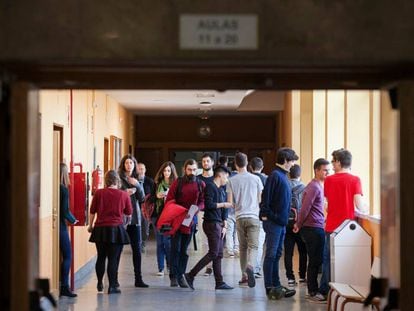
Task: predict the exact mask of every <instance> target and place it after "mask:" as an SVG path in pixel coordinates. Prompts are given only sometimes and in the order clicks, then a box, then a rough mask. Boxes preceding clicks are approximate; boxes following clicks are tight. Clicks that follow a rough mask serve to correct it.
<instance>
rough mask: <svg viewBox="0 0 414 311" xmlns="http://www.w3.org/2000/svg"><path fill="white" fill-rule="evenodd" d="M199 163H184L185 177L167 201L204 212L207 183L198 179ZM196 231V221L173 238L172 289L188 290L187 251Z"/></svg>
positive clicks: (174, 183)
mask: <svg viewBox="0 0 414 311" xmlns="http://www.w3.org/2000/svg"><path fill="white" fill-rule="evenodd" d="M196 172H197V162H196V161H195V160H193V159H189V160H187V161H185V163H184V176H183V177H180V178H178V179H176V180H175V181H174V182H173V183H172V185H171V187H170V189H169V191H168V195H167V198H166V200H165V202H166V204H167V202H168V201H171V200H175V203H176V204H178V205H181V206H182V207H184V208H186V209H190V207H191V205H197V207H198V208H199V210H204V193H203V191H204V187H205V183H204V182H203V181H201V180H198V179H197V178H196V175H195V174H196ZM193 230H194V221H193V222H192V223H191V224H190V226H189V227H186V226H184V225H181V227H180V228H179V229H178V231H177V232H176V233H175V234H174V235H173V236H172V238H171V258H170V266H171V267H170V281H171V287H177V286H180V287H183V288H186V287H188V286H187V283H186V282H185V280H184V273H185V270H186V269H187V262H188V254H187V249H188V245H189V244H190V241H191V236H192V233H193Z"/></svg>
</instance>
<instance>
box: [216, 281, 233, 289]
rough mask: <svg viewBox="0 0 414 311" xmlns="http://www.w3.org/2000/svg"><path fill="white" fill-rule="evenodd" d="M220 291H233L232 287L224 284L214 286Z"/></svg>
mask: <svg viewBox="0 0 414 311" xmlns="http://www.w3.org/2000/svg"><path fill="white" fill-rule="evenodd" d="M222 289H233V287H231V286H230V285H228V284H226V283H224V282H223V283H222V284H220V285H216V290H222Z"/></svg>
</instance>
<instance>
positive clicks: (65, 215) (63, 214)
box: [59, 163, 78, 298]
mask: <svg viewBox="0 0 414 311" xmlns="http://www.w3.org/2000/svg"><path fill="white" fill-rule="evenodd" d="M68 186H69V174H68V167H67V165H66V164H65V163H60V226H59V246H60V252H61V254H62V262H61V264H60V278H61V280H60V284H61V285H60V293H59V295H60V296H66V297H71V298H74V297H76V296H77V295H76V294H75V293H73V292H72V291H71V290H70V288H69V270H70V265H71V263H72V249H71V245H70V239H69V233H68V228H67V225H66V221H68V222H69V223H71V224H72V225H74V224H76V223H77V222H78V221H77V220H76V218H75V216H73V215H72V213H71V212H70V210H69V190H68Z"/></svg>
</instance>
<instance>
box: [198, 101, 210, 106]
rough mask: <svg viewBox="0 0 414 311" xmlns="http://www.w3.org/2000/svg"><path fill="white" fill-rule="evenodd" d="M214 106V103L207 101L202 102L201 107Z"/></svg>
mask: <svg viewBox="0 0 414 311" xmlns="http://www.w3.org/2000/svg"><path fill="white" fill-rule="evenodd" d="M212 104H213V103H212V102H207V101H205V102H200V105H202V106H211V105H212Z"/></svg>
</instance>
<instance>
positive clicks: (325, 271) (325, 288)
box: [319, 232, 331, 295]
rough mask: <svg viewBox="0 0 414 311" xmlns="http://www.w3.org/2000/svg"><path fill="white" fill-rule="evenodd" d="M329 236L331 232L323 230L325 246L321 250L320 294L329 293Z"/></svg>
mask: <svg viewBox="0 0 414 311" xmlns="http://www.w3.org/2000/svg"><path fill="white" fill-rule="evenodd" d="M330 236H331V234H330V233H328V232H325V247H324V250H323V263H322V277H321V284H320V287H319V292H320V293H321V294H322V295H327V294H328V293H329V282H330V281H331V248H330V243H329V241H330Z"/></svg>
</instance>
